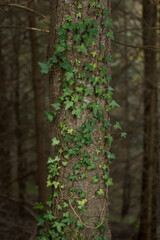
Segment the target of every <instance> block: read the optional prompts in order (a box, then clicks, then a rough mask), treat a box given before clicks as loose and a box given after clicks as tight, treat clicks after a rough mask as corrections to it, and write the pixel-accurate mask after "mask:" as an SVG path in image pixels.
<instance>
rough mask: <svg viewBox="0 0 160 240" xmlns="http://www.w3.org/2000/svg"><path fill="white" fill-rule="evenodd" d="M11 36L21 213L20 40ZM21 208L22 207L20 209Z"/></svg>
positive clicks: (21, 210) (22, 173)
mask: <svg viewBox="0 0 160 240" xmlns="http://www.w3.org/2000/svg"><path fill="white" fill-rule="evenodd" d="M16 34H17V33H15V34H13V39H12V43H13V53H14V55H13V56H14V57H13V61H14V62H13V65H12V77H13V81H14V83H15V106H14V107H15V120H16V137H17V165H18V167H17V175H18V191H19V193H18V195H19V200H20V212H21V213H23V210H24V200H25V196H24V195H25V187H26V184H25V180H24V179H23V176H24V175H25V169H26V163H25V159H24V157H23V151H22V144H23V143H22V121H21V116H20V101H21V99H20V91H21V89H20V79H19V71H20V69H19V51H20V47H19V46H20V39H19V36H18V35H16ZM22 206H23V207H22Z"/></svg>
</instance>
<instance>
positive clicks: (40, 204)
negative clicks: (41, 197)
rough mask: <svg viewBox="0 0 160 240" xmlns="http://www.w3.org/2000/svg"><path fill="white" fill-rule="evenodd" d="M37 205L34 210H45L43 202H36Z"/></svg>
mask: <svg viewBox="0 0 160 240" xmlns="http://www.w3.org/2000/svg"><path fill="white" fill-rule="evenodd" d="M35 204H36V206H35V207H33V208H34V209H39V210H44V209H45V207H44V206H43V203H42V202H36V203H35Z"/></svg>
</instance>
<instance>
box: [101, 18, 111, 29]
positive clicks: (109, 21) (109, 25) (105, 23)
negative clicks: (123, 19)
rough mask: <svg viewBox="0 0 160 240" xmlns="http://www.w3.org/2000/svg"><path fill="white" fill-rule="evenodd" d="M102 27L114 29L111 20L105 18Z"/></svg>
mask: <svg viewBox="0 0 160 240" xmlns="http://www.w3.org/2000/svg"><path fill="white" fill-rule="evenodd" d="M103 25H104V26H105V27H110V28H112V29H113V28H114V26H113V23H112V19H111V18H106V19H105V21H104V22H103Z"/></svg>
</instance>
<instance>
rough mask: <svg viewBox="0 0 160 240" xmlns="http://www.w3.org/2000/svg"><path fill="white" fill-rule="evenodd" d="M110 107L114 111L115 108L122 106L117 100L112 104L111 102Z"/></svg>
mask: <svg viewBox="0 0 160 240" xmlns="http://www.w3.org/2000/svg"><path fill="white" fill-rule="evenodd" d="M109 106H110V107H111V108H112V109H114V108H115V107H120V105H119V104H118V103H117V102H116V101H115V100H112V102H110V104H109Z"/></svg>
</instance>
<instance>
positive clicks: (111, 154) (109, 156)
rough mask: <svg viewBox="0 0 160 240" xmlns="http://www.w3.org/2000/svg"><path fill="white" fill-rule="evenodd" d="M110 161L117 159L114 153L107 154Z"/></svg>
mask: <svg viewBox="0 0 160 240" xmlns="http://www.w3.org/2000/svg"><path fill="white" fill-rule="evenodd" d="M107 156H108V159H115V155H114V154H113V153H110V152H108V153H107Z"/></svg>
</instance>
